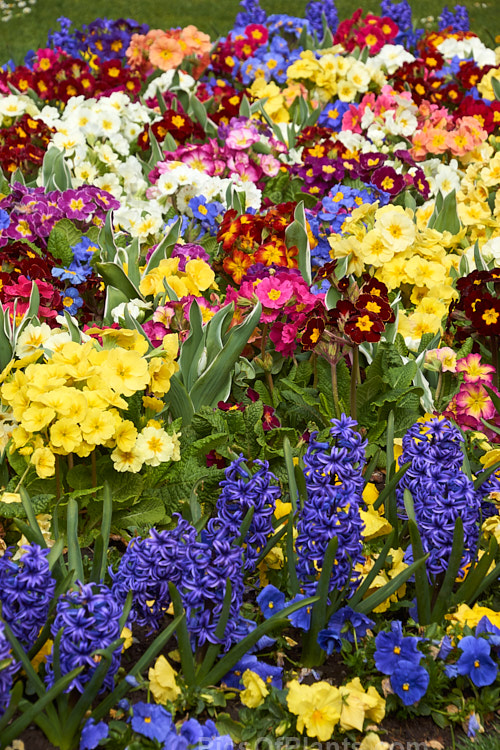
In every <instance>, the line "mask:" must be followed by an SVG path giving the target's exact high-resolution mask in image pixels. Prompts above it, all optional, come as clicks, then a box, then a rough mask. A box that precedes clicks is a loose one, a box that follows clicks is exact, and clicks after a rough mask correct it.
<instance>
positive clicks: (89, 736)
mask: <svg viewBox="0 0 500 750" xmlns="http://www.w3.org/2000/svg"><path fill="white" fill-rule="evenodd" d="M108 733H109V727H108V725H107V724H105V723H104V721H98V722H97V723H96V722H95V720H94V719H89V720H88V721H87V722H86V723H85V725H84V727H83V729H82V735H81V738H80V750H94V748H95V747H97V746H98V745H99V742H100V741H101V740H104V739H105V738H106V737H107V736H108Z"/></svg>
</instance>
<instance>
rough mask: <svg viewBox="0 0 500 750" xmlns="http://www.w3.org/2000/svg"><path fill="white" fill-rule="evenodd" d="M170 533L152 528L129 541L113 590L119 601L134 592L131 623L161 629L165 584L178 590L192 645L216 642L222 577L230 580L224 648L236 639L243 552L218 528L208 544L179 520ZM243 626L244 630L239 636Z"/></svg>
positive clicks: (166, 594)
mask: <svg viewBox="0 0 500 750" xmlns="http://www.w3.org/2000/svg"><path fill="white" fill-rule="evenodd" d="M177 521H178V526H177V528H176V529H174V530H172V531H160V532H157V531H156V530H155V529H152V530H151V533H150V536H149V537H147V538H146V539H140V538H139V539H134V541H133V542H132V543H131V544H130V545H129V547H128V549H127V551H126V552H125V554H124V555H123V557H122V559H121V561H120V565H119V567H118V571H117V572H116V574H113V573H112V577H113V586H112V590H113V594H114V595H115V596H116V597H117V599H118V600H119V601H120V602H121V603H122V604H123V602H124V601H125V599H126V597H127V593H128V592H129V591H132V592H133V605H132V610H131V613H130V622H137V623H138V624H139V625H141V626H145V625H146V626H149V627H150V628H151V629H152V630H157V629H159V628H160V626H161V623H162V620H163V618H164V616H165V613H166V611H167V609H168V607H169V605H170V602H171V599H170V593H169V589H168V584H169V582H172V583H173V584H174V585H175V586H176V587H177V589H178V591H179V593H180V596H181V600H182V604H183V606H184V608H185V610H186V615H187V626H188V630H189V632H190V634H191V636H192V638H193V640H194V643H193V645H198V646H202V645H203V644H204V643H205V642H206V641H209V642H211V643H219V642H220V641H219V639H218V638H217V636H216V635H215V630H216V627H217V623H218V620H219V617H220V614H221V612H222V606H223V602H224V595H225V592H226V586H227V580H228V579H229V581H230V582H231V608H230V617H229V621H228V623H227V627H226V632H225V635H224V638H223V639H222V642H223V643H224V645H225V646H226V647H229V646H230V645H231V643H232V641H233V640H235V639H236V640H237V639H239V637H241V634H242V633H241V618H240V609H241V605H242V603H243V564H242V563H243V561H242V551H241V548H240V547H237V546H236V545H235V544H234V543H233V540H232V539H230V538H228V537H227V536H226V534H225V532H224V529H221V532H220V534H217V535H215V536H211V537H210V540H209V541H207V542H200V541H196V538H197V532H196V529H195V528H194V527H193V526H191V524H189V523H188V522H187V521H185V520H183V519H182V518H180V517H179V518H178V519H177ZM246 632H247V629H246V628H245V632H244V634H246Z"/></svg>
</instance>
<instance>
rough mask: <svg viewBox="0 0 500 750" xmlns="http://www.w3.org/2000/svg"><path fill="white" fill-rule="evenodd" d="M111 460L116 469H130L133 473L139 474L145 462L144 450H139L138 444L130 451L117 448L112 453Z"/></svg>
mask: <svg viewBox="0 0 500 750" xmlns="http://www.w3.org/2000/svg"><path fill="white" fill-rule="evenodd" d="M111 460H112V461H113V466H114V469H115V471H120V472H121V471H130V472H131V473H132V474H137V472H139V471H140V470H141V469H142V466H143V464H144V452H143V451H141V450H137V447H136V446H133V447H132V448H131V449H130V450H129V451H122V450H121V449H120V448H115V449H114V451H113V452H112V453H111Z"/></svg>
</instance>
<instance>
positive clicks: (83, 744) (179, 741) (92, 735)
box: [80, 701, 234, 750]
mask: <svg viewBox="0 0 500 750" xmlns="http://www.w3.org/2000/svg"><path fill="white" fill-rule="evenodd" d="M121 703H123V704H124V706H123V708H125V710H128V711H129V714H130V715H129V717H128V721H130V726H131V727H132V729H133V731H134V732H136V733H137V734H140V735H142V737H147V739H149V740H153V741H154V742H160V743H161V747H162V748H164V750H197V748H200V750H201V748H203V750H232V749H233V747H234V745H233V741H232V739H231V737H230V736H229V735H228V734H225V735H220V734H219V731H218V729H217V727H216V726H215V724H214V722H213V721H212V720H211V719H208V720H207V721H206V722H205V723H204V724H200V722H199V721H197V720H196V719H188V720H187V721H185V722H184V723H183V724H182V726H181V727H180V730H179V731H177V727H176V726H175V724H174V722H173V720H172V715H171V714H170V713H169V712H168V711H167V710H166V708H164V707H163V706H157V705H155V704H152V703H142V702H140V703H136V704H134V705H133V706H130V707H128V704H127V701H123V702H121ZM108 733H109V727H108V725H107V724H105V723H104V722H103V721H99V722H95V721H94V720H93V719H89V720H88V721H87V723H86V724H85V726H84V727H83V731H82V736H81V740H80V750H94V748H96V747H98V745H99V743H100V741H101V740H104V739H105V738H106V737H107V736H108Z"/></svg>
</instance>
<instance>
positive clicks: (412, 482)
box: [396, 417, 482, 575]
mask: <svg viewBox="0 0 500 750" xmlns="http://www.w3.org/2000/svg"><path fill="white" fill-rule="evenodd" d="M462 442H463V438H462V436H461V434H460V431H459V430H458V429H457V428H456V427H454V426H453V424H452V423H451V422H450V421H449V420H447V419H442V418H438V417H436V418H434V419H430V420H429V421H427V422H417V423H416V424H414V425H413V426H412V427H410V429H409V430H408V432H407V433H406V435H405V436H404V438H403V453H402V455H401V458H400V463H401V464H404V463H406V462H408V461H410V462H411V465H410V467H409V468H408V471H407V472H406V473H405V474H404V476H403V478H402V479H401V481H400V482H399V485H398V487H397V489H396V496H397V499H398V503H399V506H400V509H401V515H402V516H404V510H403V505H404V490H405V489H408V490H410V492H411V494H412V497H413V504H414V508H415V518H416V522H417V526H418V529H419V532H420V536H421V539H422V546H423V549H424V552H425V553H429V558H428V560H427V562H426V566H427V570H428V572H429V573H431V574H433V575H439V574H440V573H444V572H445V571H446V570H447V567H448V561H449V558H450V554H451V548H452V544H453V532H454V530H455V523H456V520H457V518H458V517H460V518H461V519H462V522H463V527H464V551H463V557H462V563H461V569H462V570H463V569H464V567H465V566H466V565H467V564H468V563H470V562H471V560H472V558H473V557H474V554H475V551H476V546H477V541H478V537H479V519H480V507H481V499H482V493H480V492H476V490H475V489H474V485H473V483H472V481H471V480H470V479H469V478H468V477H467V476H466V474H464V472H463V471H462V462H463V453H462V449H461V444H462Z"/></svg>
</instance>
